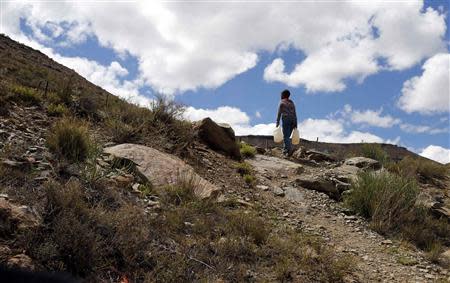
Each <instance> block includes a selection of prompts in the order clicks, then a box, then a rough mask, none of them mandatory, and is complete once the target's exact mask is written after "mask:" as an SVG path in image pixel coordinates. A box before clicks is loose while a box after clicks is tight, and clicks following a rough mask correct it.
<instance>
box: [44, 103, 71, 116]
mask: <svg viewBox="0 0 450 283" xmlns="http://www.w3.org/2000/svg"><path fill="white" fill-rule="evenodd" d="M68 112H69V110H68V109H67V107H66V106H65V105H64V104H53V103H52V104H50V105H49V106H48V107H47V113H48V115H50V116H56V117H60V116H63V115H65V114H67V113H68Z"/></svg>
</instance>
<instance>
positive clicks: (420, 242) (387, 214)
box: [345, 172, 450, 251]
mask: <svg viewBox="0 0 450 283" xmlns="http://www.w3.org/2000/svg"><path fill="white" fill-rule="evenodd" d="M418 193H419V189H418V186H417V185H416V182H415V180H414V179H410V178H405V177H402V176H399V175H395V174H392V173H389V172H382V173H374V172H364V173H361V174H360V175H359V177H358V180H357V181H356V182H355V183H354V184H353V185H352V191H351V193H350V194H349V195H348V196H347V197H346V199H345V202H346V204H347V205H348V206H350V207H351V208H352V209H354V210H355V211H356V212H358V213H359V214H360V215H362V216H364V217H367V218H369V219H370V221H371V226H372V228H373V229H374V230H376V231H378V232H380V233H382V234H387V235H394V236H399V237H402V238H404V239H406V240H409V241H411V242H413V243H415V244H416V245H417V246H418V247H420V248H422V249H425V250H427V251H429V250H430V249H431V248H432V247H433V246H434V245H436V244H439V243H445V242H448V241H449V240H450V237H449V235H450V225H449V223H448V222H446V221H445V220H438V219H435V218H433V217H432V216H431V215H430V214H429V212H428V211H427V210H426V209H425V208H422V207H417V206H416V205H415V203H416V200H417V196H418Z"/></svg>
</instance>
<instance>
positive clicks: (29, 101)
mask: <svg viewBox="0 0 450 283" xmlns="http://www.w3.org/2000/svg"><path fill="white" fill-rule="evenodd" d="M10 88H11V92H12V93H14V96H11V97H10V99H11V100H13V101H14V102H17V103H20V104H22V105H25V106H35V105H40V103H41V101H42V97H41V95H40V94H39V93H38V92H37V91H36V90H35V89H33V88H30V87H25V86H20V85H12V86H11V87H10Z"/></svg>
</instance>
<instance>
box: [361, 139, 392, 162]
mask: <svg viewBox="0 0 450 283" xmlns="http://www.w3.org/2000/svg"><path fill="white" fill-rule="evenodd" d="M361 151H362V152H361V153H362V155H363V156H364V157H367V158H372V159H375V160H377V161H379V162H380V163H381V164H383V165H384V164H386V163H387V162H388V161H389V155H388V154H387V153H386V151H384V149H383V148H382V147H381V145H380V144H377V143H365V144H363V145H362V148H361Z"/></svg>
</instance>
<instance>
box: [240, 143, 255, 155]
mask: <svg viewBox="0 0 450 283" xmlns="http://www.w3.org/2000/svg"><path fill="white" fill-rule="evenodd" d="M239 148H240V151H241V155H242V156H243V157H244V158H253V157H255V155H256V148H255V147H253V146H251V145H249V144H246V143H243V142H241V143H239Z"/></svg>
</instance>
